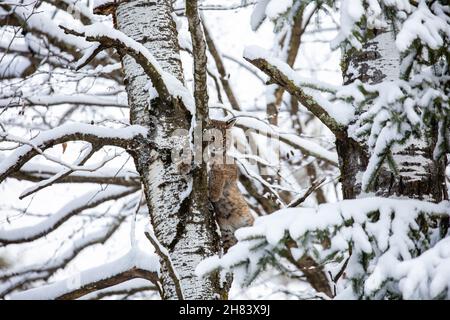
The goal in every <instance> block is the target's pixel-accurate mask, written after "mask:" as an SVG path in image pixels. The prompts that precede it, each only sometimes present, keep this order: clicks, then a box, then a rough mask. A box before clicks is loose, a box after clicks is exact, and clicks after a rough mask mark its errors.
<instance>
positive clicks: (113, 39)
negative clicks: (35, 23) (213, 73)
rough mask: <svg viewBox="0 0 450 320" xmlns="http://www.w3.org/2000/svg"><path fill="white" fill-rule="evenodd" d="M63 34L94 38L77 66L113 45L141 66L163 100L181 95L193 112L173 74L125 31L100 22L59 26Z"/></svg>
mask: <svg viewBox="0 0 450 320" xmlns="http://www.w3.org/2000/svg"><path fill="white" fill-rule="evenodd" d="M60 27H61V28H62V29H63V30H64V32H65V33H66V34H70V35H75V36H79V37H84V38H85V39H86V40H87V41H89V42H95V43H97V44H96V47H95V48H94V50H91V52H89V53H87V56H85V57H83V58H82V59H81V63H79V64H78V66H77V68H81V67H83V66H84V65H86V64H87V63H88V62H89V61H90V60H91V59H92V58H94V57H95V55H96V54H97V53H98V52H99V51H101V49H106V48H115V49H117V50H118V51H122V52H124V53H126V54H129V55H130V56H132V57H133V58H134V59H135V60H136V62H137V63H138V64H139V65H140V66H141V67H142V68H143V69H144V71H145V73H146V74H147V75H148V77H149V78H150V80H151V81H152V84H153V86H154V87H155V89H156V91H157V93H158V95H159V97H160V98H161V99H163V100H166V101H172V100H173V99H175V98H180V99H181V101H182V102H183V104H184V106H185V108H186V109H187V110H188V111H190V112H191V114H195V103H194V99H193V97H192V95H191V93H190V92H189V90H188V89H187V88H186V87H185V86H184V85H183V83H181V82H180V81H179V80H178V79H177V78H175V77H174V76H173V75H172V74H170V73H167V72H165V71H164V70H163V69H162V67H161V66H160V65H159V63H158V61H156V59H155V58H154V57H153V55H152V54H151V52H150V51H149V50H148V49H147V48H145V47H144V46H143V45H142V44H140V43H139V42H137V41H135V40H133V39H132V38H130V37H128V36H127V35H125V34H124V33H123V32H121V31H119V30H115V29H111V28H109V27H107V26H105V25H104V24H102V23H95V24H93V25H89V26H83V27H77V28H75V29H72V28H69V27H65V26H60Z"/></svg>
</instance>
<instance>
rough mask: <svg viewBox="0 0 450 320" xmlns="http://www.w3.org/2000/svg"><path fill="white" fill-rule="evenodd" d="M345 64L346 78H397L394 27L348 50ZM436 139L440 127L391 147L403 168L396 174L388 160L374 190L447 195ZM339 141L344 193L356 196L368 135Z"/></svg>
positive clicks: (365, 160)
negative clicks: (435, 150) (437, 158)
mask: <svg viewBox="0 0 450 320" xmlns="http://www.w3.org/2000/svg"><path fill="white" fill-rule="evenodd" d="M343 65H344V70H343V75H344V83H345V84H349V83H351V82H353V81H354V80H356V79H359V80H361V81H362V82H363V83H369V84H377V83H380V82H382V81H389V80H395V79H398V77H399V75H400V54H399V52H398V50H397V48H396V46H395V41H394V33H393V32H391V31H382V30H375V31H374V35H373V37H372V39H371V40H369V41H367V42H366V43H365V44H364V45H363V49H362V50H360V51H355V50H351V51H350V52H346V53H344V60H343ZM436 139H437V130H432V131H430V132H423V134H422V137H421V139H416V138H413V137H411V138H409V139H408V140H407V142H406V143H405V144H404V145H402V146H397V145H396V146H395V147H394V148H393V149H392V150H391V151H392V157H393V160H394V162H395V163H396V164H397V167H398V172H397V174H395V173H394V172H393V171H392V170H391V169H390V168H389V167H388V166H387V165H383V167H382V168H381V171H380V173H379V174H378V176H377V178H376V180H375V181H374V184H373V191H374V192H375V194H376V195H377V196H382V197H390V196H404V197H408V198H411V199H420V200H426V201H432V202H439V201H442V200H444V199H447V198H448V196H447V191H446V187H445V167H446V163H445V160H435V159H434V158H433V150H434V147H435V145H436ZM336 144H337V152H338V155H339V163H340V169H341V177H342V178H341V182H342V189H343V195H344V198H345V199H354V198H356V197H358V196H360V194H361V177H362V173H363V172H364V171H365V170H366V168H367V164H368V159H369V154H368V147H367V141H356V140H355V139H353V138H351V137H344V138H343V139H342V138H341V139H339V138H338V139H337V141H336Z"/></svg>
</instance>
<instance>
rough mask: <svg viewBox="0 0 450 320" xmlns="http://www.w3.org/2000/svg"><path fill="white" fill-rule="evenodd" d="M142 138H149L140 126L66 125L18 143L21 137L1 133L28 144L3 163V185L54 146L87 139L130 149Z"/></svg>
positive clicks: (1, 136)
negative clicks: (37, 156)
mask: <svg viewBox="0 0 450 320" xmlns="http://www.w3.org/2000/svg"><path fill="white" fill-rule="evenodd" d="M138 135H142V136H146V135H147V130H146V129H145V128H143V127H141V126H136V125H133V126H129V127H126V128H121V129H111V128H106V127H100V126H95V125H88V124H83V123H73V124H64V125H61V126H59V127H56V128H54V129H51V130H47V131H44V132H41V133H40V134H39V135H38V136H37V137H35V138H33V139H31V140H27V141H25V140H23V141H22V139H19V141H18V138H17V137H13V136H10V135H9V134H8V133H6V132H0V140H7V141H8V140H9V141H16V142H19V143H21V144H24V145H23V146H21V147H19V148H17V149H16V150H15V151H14V152H13V153H12V154H11V155H10V156H8V157H6V158H5V159H4V160H3V161H2V162H1V163H0V182H1V181H3V180H4V179H5V178H6V177H8V176H9V175H10V174H12V173H13V172H15V171H18V170H19V169H20V168H21V167H22V166H23V165H24V164H25V163H26V162H28V161H29V160H30V159H31V158H33V157H34V156H36V155H38V154H42V155H44V153H43V152H44V150H45V149H47V148H50V147H52V146H54V145H57V144H60V143H64V142H67V141H72V140H84V141H87V142H90V143H92V144H93V145H100V146H105V145H112V146H117V147H122V148H125V149H126V148H128V147H129V146H131V144H132V140H133V138H135V137H137V136H138ZM51 160H54V159H51ZM54 161H56V160H54ZM56 162H58V161H56Z"/></svg>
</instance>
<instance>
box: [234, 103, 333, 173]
mask: <svg viewBox="0 0 450 320" xmlns="http://www.w3.org/2000/svg"><path fill="white" fill-rule="evenodd" d="M233 112H234V113H235V111H233ZM237 117H238V118H239V121H238V123H237V124H236V127H238V128H241V129H244V130H248V129H251V130H255V132H256V133H259V134H264V135H267V136H270V137H271V138H274V139H280V141H281V142H283V143H286V144H287V145H289V146H291V147H293V148H296V149H300V150H301V151H302V152H303V153H304V154H306V155H310V156H312V157H316V158H317V159H320V160H323V161H326V162H327V163H329V164H332V165H334V166H337V165H338V157H337V154H336V153H335V152H332V151H329V150H327V149H325V148H324V147H322V146H321V145H319V144H317V143H315V142H313V141H310V140H308V139H304V138H301V137H299V136H298V135H296V134H294V133H285V132H280V131H279V129H277V127H275V126H272V125H270V124H268V123H265V122H262V121H260V120H255V119H252V118H250V117H246V116H245V115H242V116H240V115H237Z"/></svg>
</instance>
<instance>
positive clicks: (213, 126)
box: [207, 120, 235, 164]
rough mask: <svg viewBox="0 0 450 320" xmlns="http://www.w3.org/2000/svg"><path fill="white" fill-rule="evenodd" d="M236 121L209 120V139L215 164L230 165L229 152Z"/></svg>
mask: <svg viewBox="0 0 450 320" xmlns="http://www.w3.org/2000/svg"><path fill="white" fill-rule="evenodd" d="M234 123H235V121H222V120H209V123H208V128H207V129H208V130H207V138H208V140H209V141H210V144H209V151H210V153H211V158H212V159H213V162H215V163H217V162H220V163H221V164H225V163H228V161H229V160H230V159H228V157H227V151H228V150H229V149H230V147H231V145H232V138H231V130H230V129H231V128H232V126H233V125H234Z"/></svg>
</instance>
